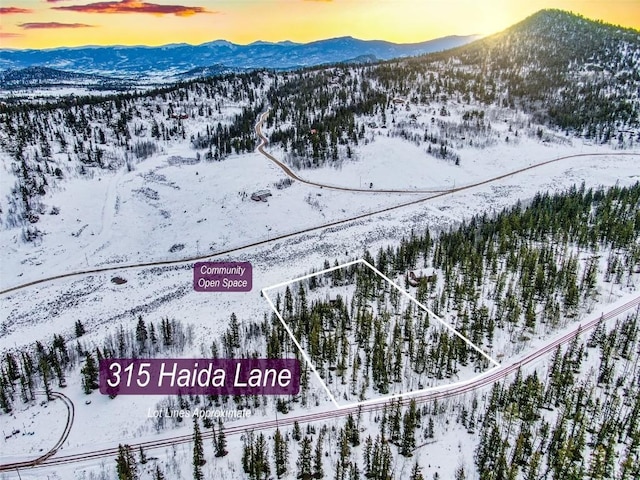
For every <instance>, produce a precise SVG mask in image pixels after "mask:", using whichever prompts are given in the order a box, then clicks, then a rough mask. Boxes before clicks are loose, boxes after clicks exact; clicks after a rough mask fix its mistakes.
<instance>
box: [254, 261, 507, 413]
mask: <svg viewBox="0 0 640 480" xmlns="http://www.w3.org/2000/svg"><path fill="white" fill-rule="evenodd" d="M357 263H361V264H363V265H365V266H367V267H368V268H370V269H371V270H372V271H373V272H375V273H376V274H377V275H379V276H380V277H381V278H382V279H384V280H385V281H386V282H388V283H389V284H390V285H392V286H393V287H394V288H395V289H396V290H398V291H399V292H400V293H402V294H403V295H404V296H405V297H407V298H408V299H409V300H410V301H412V302H414V303H415V304H416V305H418V306H419V307H420V308H422V309H423V310H424V311H425V312H427V313H428V314H429V315H430V316H431V317H433V318H435V319H436V320H438V321H439V322H440V323H441V324H442V325H444V326H445V327H446V328H447V329H448V330H450V331H451V332H453V334H454V335H456V336H458V337H459V338H460V339H462V340H463V341H464V342H465V343H466V344H467V345H469V346H470V347H471V348H473V349H474V350H475V351H477V352H478V353H479V354H480V355H482V356H483V357H484V358H486V359H487V360H489V362H491V363H492V364H493V367H492V368H490V369H489V370H486V371H484V372H482V373H480V374H478V375H476V376H475V377H472V378H471V379H467V380H462V381H459V382H454V383H449V384H445V385H436V386H434V387H427V388H422V389H419V390H412V391H411V392H404V393H393V394H391V395H387V396H382V397H378V398H372V399H369V400H362V401H359V402H353V403H348V404H346V405H340V404H339V403H338V402H337V401H336V399H335V397H334V395H333V394H332V393H331V391H330V390H329V387H328V386H327V384H326V382H325V381H324V380H323V379H322V377H321V376H320V374H319V373H318V370H316V367H315V365H314V364H313V362H312V361H311V359H310V358H309V356H308V355H307V352H306V351H305V350H304V349H303V348H302V345H300V342H298V339H297V338H296V337H295V335H294V334H293V332H292V331H291V329H290V328H289V325H287V322H285V321H284V318H282V315H281V314H280V312H279V311H278V309H277V308H276V306H275V305H274V304H273V301H272V300H271V299H270V298H269V295H267V291H269V290H274V289H276V288H281V287H286V286H287V285H291V284H292V283H296V282H300V281H302V280H306V279H308V278H311V277H315V276H317V275H322V274H324V273H329V272H333V271H334V270H338V269H340V268H345V267H350V266H351V265H355V264H357ZM262 295H263V296H264V298H265V299H266V300H267V302H268V303H269V305H270V306H271V309H272V310H273V311H274V312H275V314H276V316H277V317H278V318H279V319H280V322H281V323H282V326H283V327H284V329H285V330H286V331H287V333H288V334H289V336H290V337H291V340H292V341H293V343H294V344H295V346H296V347H297V348H298V350H299V351H300V353H301V354H302V357H303V358H304V360H305V362H307V365H309V368H310V369H311V371H312V372H313V373H314V374H315V376H316V377H317V378H318V380H319V381H320V384H321V385H322V387H323V388H324V390H325V392H326V393H327V395H328V396H329V399H330V400H331V401H332V402H333V404H334V406H335V407H336V408H337V409H339V410H340V409H343V408H353V407H357V406H361V405H367V404H372V403H379V402H381V401H389V400H393V399H395V398H402V397H412V396H414V395H420V394H423V393H428V392H432V391H437V390H443V389H445V388H451V387H457V386H462V385H465V384H468V383H471V382H473V381H475V380H477V379H478V378H480V377H483V376H484V375H486V374H488V373H489V372H491V371H493V370H495V369H497V368H500V363H498V362H497V361H495V360H494V359H493V358H491V357H490V356H489V355H487V354H486V353H485V352H483V351H482V349H480V348H479V347H477V346H476V345H475V344H474V343H473V342H471V341H470V340H469V339H468V338H466V337H465V336H464V335H462V334H461V333H459V332H458V331H457V330H456V329H455V328H453V327H452V326H451V325H449V324H448V323H447V322H445V321H444V320H443V319H442V318H440V317H439V316H438V315H436V314H435V313H433V312H432V311H431V310H429V309H428V308H427V307H425V306H424V305H423V304H421V303H420V302H419V301H418V300H416V299H415V298H414V297H412V296H411V295H409V293H408V292H407V291H405V290H404V289H403V288H401V287H400V286H399V285H398V284H396V283H395V282H394V281H392V280H391V279H390V278H388V277H387V276H386V275H384V274H383V273H382V272H380V271H379V270H378V269H377V268H375V267H374V266H373V265H371V264H370V263H369V262H367V261H366V260H364V259H362V258H361V259H359V260H354V261H352V262H347V263H343V264H342V265H336V266H333V267H331V268H327V269H325V270H320V271H319V272H313V273H310V274H308V275H304V276H302V277H298V278H294V279H293V280H288V281H286V282H282V283H278V284H276V285H272V286H270V287H265V288H263V289H262Z"/></svg>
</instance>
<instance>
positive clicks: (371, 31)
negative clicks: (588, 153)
mask: <svg viewBox="0 0 640 480" xmlns="http://www.w3.org/2000/svg"><path fill="white" fill-rule="evenodd" d="M96 1H97V0H82V1H81V2H80V0H78V2H80V3H76V1H71V0H70V1H68V2H49V3H47V2H43V1H42V0H23V1H20V0H5V1H4V2H3V4H2V8H4V9H8V8H10V7H16V9H22V10H25V11H26V12H16V13H3V14H1V16H0V47H2V48H54V47H61V46H80V45H164V44H169V43H191V44H199V43H204V42H208V41H212V40H216V39H225V40H229V41H231V42H234V43H238V44H248V43H251V42H254V41H257V40H263V41H273V42H276V41H282V40H291V41H294V42H310V41H314V40H321V39H326V38H332V37H340V36H353V37H356V38H360V39H363V40H372V39H380V40H388V41H392V42H398V43H410V42H421V41H425V40H429V39H432V38H438V37H442V36H446V35H471V34H483V35H487V34H490V33H495V32H498V31H500V30H503V29H505V28H507V27H509V26H511V25H513V24H515V23H517V22H519V21H521V20H523V19H524V18H526V17H527V16H529V15H531V14H533V13H535V12H536V11H538V10H541V9H543V8H559V9H562V10H567V11H572V12H574V13H578V14H581V15H583V16H585V17H587V18H591V19H597V20H602V21H605V22H607V23H613V24H617V25H622V26H624V27H631V28H635V29H640V2H636V1H629V0H594V1H589V2H585V1H583V0H555V1H552V0H530V1H528V2H526V4H523V3H522V2H517V1H513V0H486V1H480V2H479V1H477V0H450V1H447V2H444V1H441V0H329V1H326V0H243V1H238V0H219V1H203V0H135V1H133V0H124V1H125V2H126V3H127V8H128V9H129V10H128V13H85V12H80V11H69V10H59V9H55V8H57V7H61V6H64V7H73V8H76V7H77V6H83V5H90V4H92V3H96ZM121 1H122V0H106V1H105V0H101V3H102V4H104V3H109V4H114V5H110V10H112V11H113V10H116V9H117V8H118V6H119V5H117V4H119V3H120V2H121ZM131 5H136V6H140V7H139V8H146V9H147V10H148V11H149V12H151V13H131V8H130V6H131ZM83 8H84V7H83ZM136 8H138V7H136ZM172 9H173V10H172ZM182 9H189V10H186V11H188V12H189V13H188V14H181V13H180V12H181V11H183V10H182ZM7 11H9V10H7ZM158 11H162V12H164V11H175V12H176V13H167V14H163V13H157V12H158ZM192 11H197V12H202V11H206V13H191V12H192ZM33 24H47V25H48V24H57V25H55V26H56V27H57V28H44V26H43V27H41V28H37V26H36V27H31V28H28V27H26V26H25V25H27V26H28V25H33ZM85 25H86V26H85ZM45 26H46V25H45Z"/></svg>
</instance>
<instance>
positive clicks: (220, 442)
mask: <svg viewBox="0 0 640 480" xmlns="http://www.w3.org/2000/svg"><path fill="white" fill-rule="evenodd" d="M213 438H214V439H215V444H214V451H215V453H214V455H215V456H216V457H224V456H225V455H226V454H227V453H229V452H227V450H226V449H227V439H226V436H225V434H224V424H223V423H222V419H221V418H219V419H218V432H217V434H216V433H215V431H214V435H213Z"/></svg>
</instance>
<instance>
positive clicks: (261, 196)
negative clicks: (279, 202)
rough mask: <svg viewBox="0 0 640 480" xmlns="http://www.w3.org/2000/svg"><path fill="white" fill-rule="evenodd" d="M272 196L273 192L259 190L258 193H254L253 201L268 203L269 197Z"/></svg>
mask: <svg viewBox="0 0 640 480" xmlns="http://www.w3.org/2000/svg"><path fill="white" fill-rule="evenodd" d="M270 196H271V192H270V191H269V190H258V191H257V192H253V193H252V194H251V200H255V201H256V202H266V201H267V197H270Z"/></svg>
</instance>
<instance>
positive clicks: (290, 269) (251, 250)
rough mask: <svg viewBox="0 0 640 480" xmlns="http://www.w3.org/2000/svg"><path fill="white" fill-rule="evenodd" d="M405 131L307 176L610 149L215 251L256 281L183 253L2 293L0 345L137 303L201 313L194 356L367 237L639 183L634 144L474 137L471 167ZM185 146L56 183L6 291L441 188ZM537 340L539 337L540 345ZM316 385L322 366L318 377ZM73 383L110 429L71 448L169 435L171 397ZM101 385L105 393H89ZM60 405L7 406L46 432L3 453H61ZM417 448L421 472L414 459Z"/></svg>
mask: <svg viewBox="0 0 640 480" xmlns="http://www.w3.org/2000/svg"><path fill="white" fill-rule="evenodd" d="M397 142H399V140H397V139H390V138H386V137H385V136H383V135H381V136H380V137H379V138H376V139H375V141H373V142H372V143H370V144H368V145H365V146H363V147H362V148H361V150H359V151H358V152H357V158H358V159H359V160H358V162H352V163H349V164H346V163H345V164H344V165H343V167H342V169H341V170H335V169H331V168H326V169H319V170H315V171H303V172H302V173H301V174H302V175H303V176H305V178H309V179H313V180H316V181H322V182H326V183H328V184H336V185H346V186H353V187H356V188H357V187H359V185H360V184H361V183H362V184H364V183H365V182H372V183H373V184H374V187H375V188H406V189H412V188H441V187H451V186H452V185H453V184H454V183H455V185H456V186H461V185H464V184H469V183H474V182H477V181H480V180H485V179H489V178H491V177H493V176H497V175H501V174H504V173H508V172H511V171H513V170H515V169H517V168H522V167H524V166H528V165H530V164H534V163H540V162H543V161H546V160H550V159H553V158H557V157H560V156H565V155H571V154H580V153H583V154H584V153H609V155H607V156H592V157H588V156H587V157H577V158H572V159H567V160H563V161H560V162H557V163H553V164H550V165H547V166H543V167H540V168H537V169H533V170H529V171H527V172H524V173H521V174H517V175H514V176H510V177H508V178H504V179H501V180H499V181H496V182H494V183H489V184H486V185H482V186H478V187H474V188H470V189H467V190H463V191H460V192H456V193H453V194H450V195H444V196H440V197H438V198H434V199H432V200H428V201H425V202H422V203H418V204H415V205H411V206H406V207H403V208H399V209H395V210H391V211H387V212H384V213H380V214H377V215H373V216H369V217H366V218H362V219H359V220H356V221H353V222H349V223H343V224H340V225H336V226H332V227H328V228H319V229H317V230H313V231H310V232H307V233H303V234H300V235H295V236H292V237H289V238H285V239H280V240H275V241H273V240H272V241H270V242H268V243H266V244H261V245H257V246H253V247H247V248H241V249H239V250H238V251H236V252H234V253H233V254H227V255H222V256H216V257H213V256H212V257H211V258H212V259H214V260H230V261H249V262H251V263H252V265H253V274H254V277H253V290H252V291H251V292H249V293H229V294H224V293H199V292H194V291H193V288H192V279H193V272H192V269H191V265H192V262H188V261H187V262H183V263H178V264H176V265H172V266H160V267H152V268H144V267H134V268H120V269H115V270H113V271H110V272H105V273H95V274H90V275H78V276H75V277H70V278H64V279H59V280H54V281H51V282H47V283H43V284H39V285H37V286H34V287H32V288H26V289H23V290H18V291H16V292H13V293H9V294H5V295H3V296H2V301H1V303H0V308H1V312H0V318H1V320H2V324H1V326H0V328H1V330H2V338H1V339H0V352H2V351H6V350H8V349H14V348H18V347H22V346H26V345H29V344H32V343H33V342H35V341H37V340H40V341H42V340H45V341H49V340H50V339H51V338H52V336H53V334H54V333H58V334H62V335H63V336H65V337H66V338H73V337H74V335H73V329H74V324H75V322H76V321H77V320H79V319H81V320H82V321H83V323H84V325H85V327H86V329H87V334H86V335H85V337H83V338H84V339H85V340H88V341H94V342H95V343H99V342H100V341H101V340H102V339H103V338H104V337H105V335H107V334H108V333H113V332H114V331H115V329H116V328H117V327H118V326H119V325H121V324H125V325H133V324H134V322H135V319H136V317H137V315H139V314H142V315H144V316H145V318H148V319H152V320H154V321H159V319H160V318H164V317H168V318H176V319H180V320H182V321H183V322H184V323H187V324H192V325H194V326H195V328H194V341H193V345H194V347H193V350H194V351H193V354H195V355H198V353H199V350H200V348H201V347H200V346H201V345H202V344H206V342H207V341H208V340H209V339H210V338H215V337H217V336H219V335H220V334H221V333H222V332H223V331H224V329H225V328H226V327H227V323H228V319H229V315H230V314H231V312H235V313H236V314H237V316H238V319H239V320H240V322H241V323H246V322H249V321H260V320H261V319H262V318H263V315H264V314H265V313H267V312H269V307H268V305H267V303H266V301H265V300H264V299H263V298H260V289H262V288H264V287H267V286H270V285H274V284H278V283H281V282H283V281H287V280H289V279H292V278H296V277H299V276H301V275H305V274H307V273H309V272H310V270H311V269H312V268H315V269H321V268H322V265H323V262H324V260H325V259H329V260H330V261H331V262H332V263H333V261H334V260H337V261H338V262H339V263H344V262H347V261H350V260H354V259H357V258H360V257H361V256H362V253H363V251H364V250H365V249H368V250H370V251H371V252H376V251H377V250H378V248H379V247H386V246H387V245H390V244H391V245H393V244H395V243H396V242H397V241H398V240H399V239H400V238H401V237H403V236H408V235H409V234H410V232H411V231H412V230H414V231H416V232H421V231H423V230H424V229H426V228H430V229H432V231H433V232H437V231H438V230H441V229H446V228H448V227H449V226H452V225H455V224H456V223H457V222H459V221H461V220H463V219H467V218H469V217H471V216H472V215H474V214H478V213H483V212H493V211H498V210H500V209H502V208H503V207H505V206H509V205H512V204H514V203H515V202H516V201H518V200H522V201H524V202H526V201H527V200H528V199H530V198H532V197H533V195H534V194H535V193H536V192H538V191H552V192H556V191H561V190H563V189H565V188H568V187H569V186H571V185H574V184H580V183H582V182H584V183H585V184H586V186H587V187H596V186H599V185H604V186H610V185H615V184H620V185H629V184H632V183H635V182H636V181H638V180H640V166H639V165H640V163H639V162H640V157H634V156H622V155H618V154H617V153H619V152H616V151H611V150H609V151H606V150H604V149H603V148H596V147H593V146H588V145H583V144H582V143H581V142H580V143H578V142H577V141H575V140H574V146H568V145H564V146H562V145H558V144H551V145H543V144H540V143H537V142H535V141H533V140H525V139H523V140H522V142H521V144H520V145H518V146H513V145H500V146H495V147H491V148H487V149H484V150H469V149H466V150H464V152H465V156H464V157H463V161H462V163H461V166H460V167H456V166H454V165H452V164H450V163H447V162H445V161H442V160H437V159H434V158H431V157H426V156H425V155H424V152H423V151H422V150H420V149H418V148H413V147H412V146H411V145H408V144H405V145H404V146H399V145H397ZM527 142H529V143H527ZM398 152H400V153H398ZM627 152H628V151H627ZM636 153H638V152H637V151H636ZM191 155H193V154H192V153H191ZM175 156H183V157H187V156H189V152H187V151H184V150H176V151H167V152H164V153H163V154H162V155H159V156H156V157H154V158H151V159H148V160H146V161H144V162H141V163H139V164H137V165H136V168H135V170H133V171H131V172H128V171H126V170H120V171H118V172H113V173H110V174H108V175H105V176H102V177H98V176H97V175H96V176H95V177H94V178H90V179H74V180H71V181H69V182H68V183H65V184H64V186H63V187H61V188H60V190H59V191H56V192H52V193H51V192H50V193H49V194H48V195H49V197H48V198H47V203H48V204H51V205H55V206H58V207H59V209H60V213H59V214H58V215H46V216H44V217H42V218H41V221H40V222H39V224H38V225H39V228H40V229H41V230H43V231H44V232H45V235H44V236H43V237H42V240H41V242H40V243H39V244H37V245H32V244H25V243H23V242H22V241H21V239H20V231H19V230H4V231H2V232H0V245H1V247H0V249H1V250H0V257H1V258H2V264H3V266H2V276H1V279H0V281H1V288H2V289H7V288H10V287H13V286H16V285H20V284H23V283H26V282H29V281H33V280H36V279H39V278H41V277H46V276H52V275H57V274H62V273H66V272H73V271H80V270H87V269H92V268H95V267H98V266H109V265H110V266H114V267H117V266H118V265H127V264H133V263H137V262H151V261H160V260H179V259H181V258H188V257H193V256H197V255H206V254H209V253H210V254H211V255H214V254H215V253H216V252H218V251H222V250H227V249H229V248H234V247H242V246H243V245H247V244H250V243H253V242H258V241H262V240H268V239H269V238H272V237H274V236H277V235H282V234H285V233H293V232H296V231H298V230H302V229H305V228H309V227H314V226H321V225H322V224H325V223H328V222H332V221H337V220H341V219H345V218H349V217H352V216H355V215H359V214H362V213H368V212H371V211H375V210H378V209H382V208H385V207H389V206H393V205H398V204H401V203H403V202H409V201H412V200H416V199H419V198H426V197H427V195H422V196H420V195H416V194H409V195H407V194H405V195H401V194H396V195H390V194H369V193H355V192H353V193H347V192H339V191H331V190H328V189H319V188H314V187H310V186H306V185H301V184H299V183H295V182H294V184H293V185H292V186H291V187H288V188H285V189H282V190H278V189H276V188H275V186H274V184H275V182H277V181H278V180H280V179H282V178H284V177H283V174H282V172H281V170H280V169H279V168H277V167H276V166H275V165H273V164H272V163H271V162H269V161H268V160H267V159H265V158H264V157H262V156H261V155H259V154H258V153H253V154H248V155H241V156H232V157H231V158H229V159H228V160H226V161H224V162H213V163H205V162H201V163H196V164H179V165H171V161H170V158H171V157H175ZM398 162H402V165H403V168H398ZM173 163H175V162H173ZM2 177H5V175H2ZM264 188H269V189H270V190H271V192H272V193H273V196H272V197H269V199H268V201H267V202H254V201H252V200H251V199H250V198H249V196H250V195H251V193H252V192H253V191H256V190H259V189H264ZM170 250H173V251H170ZM115 276H120V277H122V278H124V279H126V280H127V283H124V284H121V285H117V284H115V283H113V282H112V281H111V279H112V278H113V277H115ZM630 293H631V292H629V291H622V290H614V291H612V294H611V295H612V298H611V300H612V301H613V300H616V299H617V298H623V296H624V298H626V297H627V296H628V295H629V294H630ZM540 341H542V340H540ZM534 344H535V341H534V342H532V345H531V346H532V348H533V347H534V346H535V345H534ZM70 345H72V343H70ZM312 382H315V379H313V378H312ZM68 383H69V386H68V387H67V388H66V389H65V390H64V392H65V394H67V395H68V396H69V397H70V398H71V399H72V400H73V402H74V404H75V405H76V419H75V425H76V426H79V425H91V426H92V429H94V428H95V431H100V435H99V437H98V440H96V439H95V438H94V437H95V436H94V435H90V436H88V435H87V432H86V430H85V429H82V428H72V430H71V434H70V436H69V439H68V441H67V442H66V443H65V445H64V446H63V449H62V450H61V454H62V453H63V454H69V453H73V452H78V451H87V450H95V449H99V448H103V447H113V446H115V445H117V443H119V442H122V443H124V442H127V441H128V442H136V441H142V440H145V439H151V438H157V437H158V434H157V433H156V432H155V431H154V430H153V428H152V426H151V424H150V421H149V420H148V419H147V418H146V417H147V411H148V409H149V408H153V407H155V405H156V403H157V402H158V400H159V398H147V397H128V398H121V397H119V398H116V399H115V400H109V399H108V398H106V397H102V396H100V395H99V394H98V393H97V392H94V393H93V394H92V395H90V396H89V397H87V396H86V395H84V394H83V393H82V390H81V388H80V384H79V379H78V378H77V377H76V378H70V379H69V382H68ZM312 390H313V391H314V392H315V393H314V394H315V395H316V396H317V398H318V400H319V401H320V406H319V407H314V408H318V409H327V408H331V406H330V404H329V402H328V398H327V397H326V395H323V392H322V388H321V386H320V385H319V384H317V383H315V384H314V385H313V386H312ZM88 398H89V399H91V404H86V403H85V401H86V400H87V399H88ZM56 409H57V410H60V411H64V407H63V406H62V405H58V404H57V402H53V403H51V404H49V405H48V406H47V407H46V409H45V408H41V407H39V406H37V405H36V406H30V407H28V408H27V409H25V410H24V411H22V412H17V413H16V414H15V418H12V419H9V418H8V417H7V416H5V415H3V416H2V417H0V420H1V423H2V429H3V430H4V431H7V432H12V431H14V430H16V429H20V430H22V431H24V432H30V431H35V430H36V429H37V434H36V435H35V436H36V437H37V439H38V442H37V443H35V442H33V441H31V440H30V439H29V438H27V437H26V436H22V435H19V434H17V435H13V436H11V437H10V438H8V439H6V440H5V442H4V444H3V448H2V450H3V455H4V456H6V457H3V460H6V461H11V460H15V459H19V458H33V457H34V456H37V455H38V453H39V451H40V449H44V450H45V451H46V450H47V447H48V446H49V447H50V446H52V445H53V444H55V442H56V441H57V439H58V437H59V435H60V432H61V429H62V425H61V423H60V419H59V416H57V415H51V414H50V413H49V412H54V411H57V410H56ZM294 413H300V411H298V412H294ZM269 415H271V414H269ZM260 418H261V419H262V418H268V417H262V416H261V417H260ZM241 421H242V422H244V421H247V420H241ZM248 421H251V420H248ZM190 433H191V425H189V424H187V425H185V426H183V427H181V428H180V429H178V430H166V431H164V432H162V433H161V435H166V436H170V435H176V434H190ZM8 434H9V433H7V435H8ZM27 435H28V433H27ZM89 437H91V438H89ZM31 438H33V436H32V437H31ZM456 438H457V435H456V433H455V431H451V430H450V431H449V433H448V434H447V437H446V439H443V440H444V441H443V442H442V444H441V446H440V447H439V449H440V450H441V452H442V453H446V454H447V459H448V460H447V462H441V461H435V460H433V462H432V463H433V466H430V467H429V469H425V473H427V472H434V471H439V472H440V475H441V476H442V478H450V476H451V475H452V472H453V470H455V468H456V467H457V466H458V463H459V462H460V461H462V460H461V459H462V458H468V456H463V455H462V453H461V451H462V449H465V448H467V447H466V446H465V445H461V444H459V443H458V442H459V440H456ZM240 445H241V442H240V440H239V437H237V436H236V437H233V438H232V439H230V445H229V446H230V450H231V451H238V450H239V448H240ZM334 445H335V441H334ZM361 448H362V447H359V449H361ZM359 449H356V450H355V451H358V452H359V451H360V450H359ZM154 455H157V456H160V457H162V458H166V459H171V458H172V459H173V460H171V461H170V462H169V463H168V465H171V464H173V465H174V466H173V467H170V468H173V469H174V470H171V469H170V468H169V470H167V472H173V473H171V474H170V478H189V476H190V475H191V470H190V468H187V467H186V466H187V465H189V463H190V460H189V458H190V455H191V449H190V447H189V446H180V447H174V449H169V448H168V449H166V450H164V451H162V450H157V451H154ZM358 455H359V453H358ZM430 455H431V454H430ZM398 458H401V457H398ZM410 460H411V461H407V465H408V467H407V469H409V468H410V466H411V464H412V463H413V460H414V459H410ZM398 461H404V459H401V460H398ZM420 461H421V462H423V463H429V461H426V460H420ZM100 462H103V464H104V466H101V463H100ZM226 462H227V460H226V458H225V459H222V460H220V461H218V462H217V463H215V464H214V463H208V464H207V466H206V468H205V474H206V475H218V476H220V475H222V473H223V472H225V471H227V470H226V469H225V468H229V467H228V466H227V467H225V465H226ZM113 464H114V462H113V460H112V459H108V460H105V461H96V462H94V463H87V465H86V468H87V470H86V471H85V472H84V473H83V468H84V467H82V468H78V467H77V466H74V467H71V466H70V467H61V468H60V469H57V468H54V469H51V470H48V469H42V470H38V471H32V472H24V473H22V472H21V477H22V478H47V477H45V476H44V475H50V476H51V478H60V479H62V478H78V479H83V478H84V479H89V478H101V477H100V476H99V472H100V471H101V470H103V469H106V470H107V471H112V470H113ZM236 465H238V464H237V463H236ZM429 465H431V463H429ZM436 465H437V466H436ZM180 469H182V470H181V471H179V470H180ZM54 471H55V472H56V474H55V475H54V473H53V472H54ZM397 471H400V470H397ZM74 472H75V473H74ZM430 475H431V474H430ZM240 477H241V476H239V477H237V478H240ZM0 478H3V479H4V478H7V479H8V478H18V477H17V475H15V474H13V473H5V474H0ZM221 478H222V477H221ZM224 478H229V477H224Z"/></svg>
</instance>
